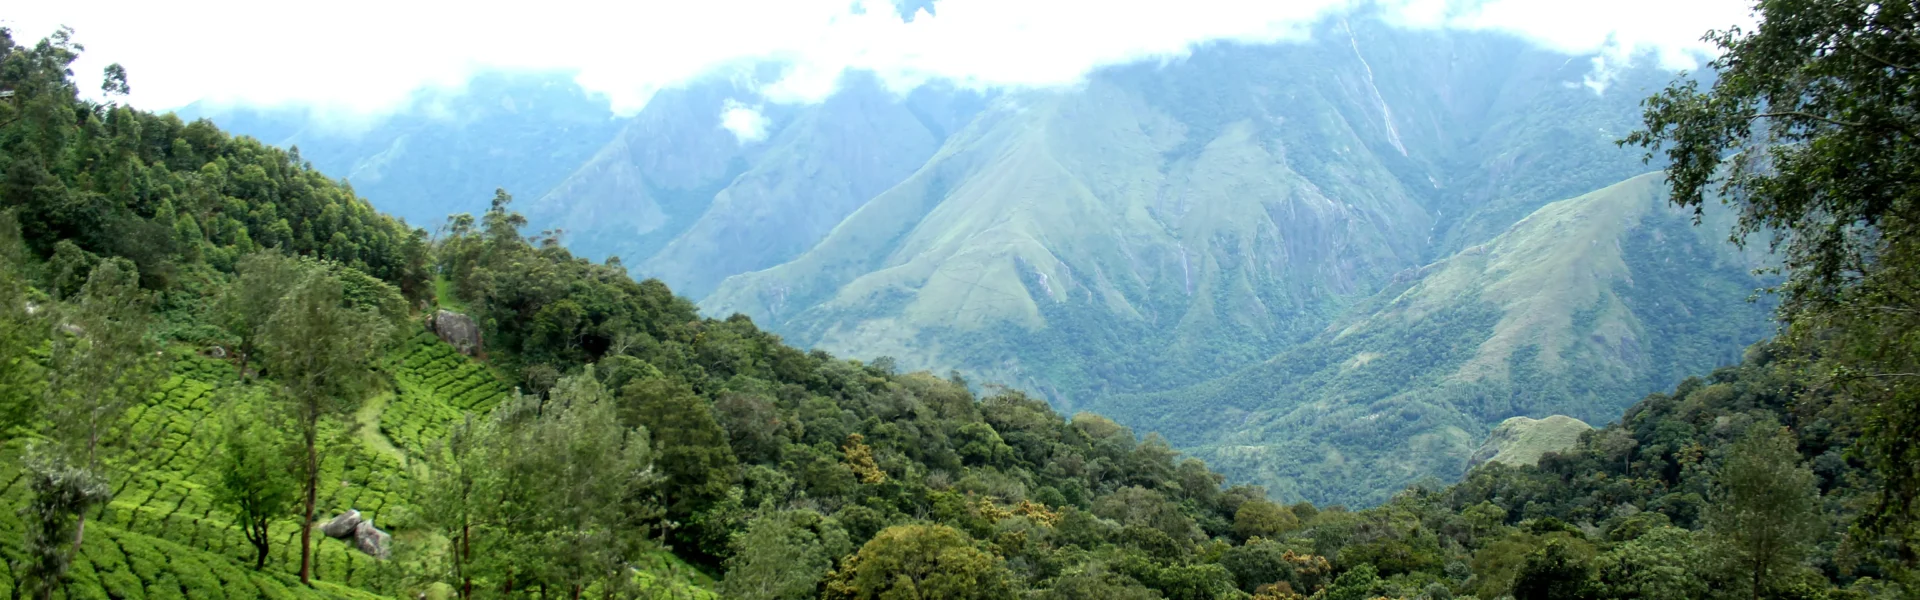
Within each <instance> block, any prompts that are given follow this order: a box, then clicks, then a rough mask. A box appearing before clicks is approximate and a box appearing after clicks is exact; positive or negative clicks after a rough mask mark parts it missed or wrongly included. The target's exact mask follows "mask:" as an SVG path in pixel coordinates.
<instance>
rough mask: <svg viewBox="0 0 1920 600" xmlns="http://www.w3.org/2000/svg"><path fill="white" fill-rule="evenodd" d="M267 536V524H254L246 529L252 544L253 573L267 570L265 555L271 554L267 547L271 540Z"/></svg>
mask: <svg viewBox="0 0 1920 600" xmlns="http://www.w3.org/2000/svg"><path fill="white" fill-rule="evenodd" d="M267 536H268V533H267V524H266V523H265V522H256V523H254V524H253V525H252V526H250V527H249V528H248V532H247V537H248V538H249V540H250V541H252V542H253V554H254V557H253V570H255V571H259V570H262V569H265V568H267V555H269V554H272V552H271V548H270V547H269V544H270V543H272V540H270V539H268V538H267Z"/></svg>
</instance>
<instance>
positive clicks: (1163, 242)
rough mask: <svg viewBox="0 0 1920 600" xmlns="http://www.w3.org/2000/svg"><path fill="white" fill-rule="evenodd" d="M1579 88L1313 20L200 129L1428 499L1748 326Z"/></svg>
mask: <svg viewBox="0 0 1920 600" xmlns="http://www.w3.org/2000/svg"><path fill="white" fill-rule="evenodd" d="M900 8H901V10H902V13H903V14H911V11H912V10H915V9H917V8H930V5H929V4H927V3H924V2H921V3H915V2H904V3H900ZM1593 64H1594V63H1593V61H1592V60H1591V57H1585V56H1569V55H1566V54H1560V53H1556V52H1552V51H1547V50H1542V49H1540V48H1537V47H1535V46H1533V45H1531V44H1529V43H1526V42H1523V41H1521V40H1518V39H1515V38H1511V37H1507V36H1504V35H1500V34H1492V33H1462V32H1441V31H1413V30H1405V29H1399V28H1394V27H1389V26H1386V25H1383V24H1380V23H1377V22H1374V21H1371V20H1361V19H1355V20H1353V21H1352V22H1347V21H1344V20H1339V19H1335V20H1330V21H1328V22H1326V23H1324V24H1322V26H1320V27H1319V28H1317V29H1316V30H1315V33H1314V35H1313V36H1312V38H1311V40H1310V41H1305V42H1298V43H1282V44H1273V45H1259V46H1248V45H1236V44H1213V45H1208V46H1204V47H1201V48H1198V49H1196V50H1195V51H1194V52H1193V53H1192V55H1191V56H1188V57H1185V58H1181V59H1177V60H1169V61H1164V62H1149V63H1140V64H1134V65H1129V66H1123V67H1116V68H1109V69H1103V70H1100V71H1097V72H1095V73H1093V74H1091V75H1090V76H1089V77H1088V78H1087V80H1086V81H1085V82H1084V83H1083V84H1080V85H1076V86H1071V87H1067V88H1059V89H1045V90H1021V91H1008V92H997V93H981V92H972V91H966V90H959V89H953V88H951V87H943V86H939V85H932V86H923V87H920V88H917V89H914V90H912V91H910V92H906V93H899V92H896V91H892V90H889V89H887V88H886V86H885V85H883V83H882V82H879V81H877V80H875V79H874V78H873V77H872V76H869V75H860V74H853V75H848V76H846V77H845V78H844V79H843V81H842V82H841V89H840V91H839V92H838V93H836V94H835V95H834V96H832V97H831V98H828V99H827V100H825V101H824V102H820V103H815V104H781V103H777V102H771V101H768V100H766V99H764V98H761V97H760V96H759V95H758V94H757V93H756V92H755V91H754V87H753V86H752V85H751V84H750V83H748V81H749V80H753V79H755V78H753V77H733V76H715V77H711V78H708V79H705V80H702V81H696V82H692V83H689V84H687V85H685V86H683V87H679V88H675V89H669V90H664V91H662V92H660V93H659V94H658V95H656V96H655V97H654V98H653V99H652V101H651V102H650V103H649V104H648V105H647V106H646V107H645V108H644V109H643V110H641V111H640V112H639V113H638V114H635V115H633V116H631V117H625V118H618V119H615V118H612V117H611V116H610V115H608V114H607V112H606V108H605V105H604V103H601V102H597V101H596V100H594V99H593V98H590V97H588V96H586V95H585V94H583V93H581V92H580V91H579V90H578V88H577V87H576V86H573V84H572V83H571V82H570V81H569V80H567V79H565V78H563V77H555V78H550V79H528V78H496V79H492V80H486V81H482V82H477V83H476V84H475V85H473V86H471V87H470V88H469V89H468V90H467V91H466V93H465V94H464V95H457V96H450V97H447V98H443V99H440V100H437V101H435V102H421V103H417V104H418V106H421V107H433V106H448V107H458V110H440V111H425V110H421V109H416V110H413V111H411V112H408V113H403V114H402V115H399V116H396V117H393V118H391V119H389V121H388V122H387V123H386V124H384V125H381V126H378V127H375V128H373V129H371V130H369V131H368V132H367V133H364V134H361V135H359V136H357V137H354V136H349V137H338V136H328V135H321V134H320V133H319V130H318V129H316V128H315V127H313V126H312V125H310V124H301V123H302V122H301V121H299V120H298V119H292V118H287V117H286V116H285V115H280V114H275V113H261V112H259V111H251V112H241V113H233V114H224V115H216V120H220V119H226V120H225V121H223V122H222V123H221V124H222V125H223V126H225V127H228V128H230V129H233V130H236V131H240V132H250V133H254V134H255V135H257V136H260V137H262V139H266V140H268V141H272V142H275V143H284V144H292V143H298V144H299V145H300V147H301V151H302V153H303V155H305V156H306V157H307V158H309V159H310V160H313V161H314V162H315V163H317V164H319V165H320V166H322V168H325V169H327V170H328V171H329V172H337V173H347V174H349V176H350V179H351V180H352V182H353V184H354V185H355V187H356V188H357V189H358V190H359V191H360V192H361V193H362V194H364V195H366V196H368V197H370V198H372V199H373V200H374V202H375V203H376V205H378V206H380V207H382V208H384V209H387V210H389V211H393V212H397V213H399V214H402V215H405V216H408V217H409V218H410V219H416V220H418V221H420V222H428V223H437V222H438V219H439V218H440V216H441V215H443V214H444V213H446V212H452V211H473V210H479V209H482V208H484V206H485V202H486V200H487V198H489V197H491V195H492V190H493V188H495V187H506V188H507V189H508V190H509V191H512V192H513V193H514V194H515V195H516V196H517V197H519V198H520V199H521V200H522V202H521V203H520V204H519V205H518V206H519V207H520V208H521V209H522V210H525V211H526V212H527V213H528V215H529V217H530V218H531V219H532V221H533V224H534V225H535V226H536V227H538V228H558V229H562V230H564V231H565V232H566V234H565V239H566V241H567V243H568V245H569V246H570V247H572V248H573V249H574V250H576V251H577V252H579V253H581V254H583V255H585V256H590V257H594V258H606V257H611V256H618V257H620V259H621V262H622V264H625V265H627V267H628V268H629V270H630V271H632V272H633V274H634V275H636V276H640V277H658V278H660V279H662V280H664V281H666V282H667V283H668V284H670V285H671V286H672V287H673V289H674V290H676V291H678V292H679V293H681V294H683V295H687V296H690V297H693V298H695V299H698V300H699V301H700V305H701V307H702V309H703V310H704V311H705V312H706V313H708V314H710V315H714V316H724V315H727V314H731V313H736V312H738V313H743V314H746V315H748V316H750V317H752V318H753V319H754V320H755V321H756V322H757V323H759V324H760V325H762V326H764V327H767V328H768V329H770V330H772V331H775V332H778V333H780V334H781V335H783V336H784V337H786V338H787V339H788V340H789V341H790V342H793V343H795V344H797V345H800V346H803V347H814V348H820V349H825V350H828V351H832V352H834V353H836V354H840V355H846V356H851V357H856V358H863V359H871V358H878V357H882V356H890V357H892V358H893V359H894V360H895V364H897V365H898V366H900V367H901V368H905V369H932V370H936V371H938V372H942V373H944V372H946V371H947V370H948V369H957V370H959V371H961V372H962V373H963V374H965V375H966V376H967V377H968V378H970V379H971V380H972V381H974V382H976V383H998V384H1005V385H1011V386H1015V387H1019V388H1023V389H1027V390H1031V391H1033V392H1036V393H1038V394H1040V395H1043V396H1045V397H1046V398H1047V399H1048V400H1050V401H1051V402H1053V403H1054V404H1055V405H1057V406H1059V407H1061V408H1063V409H1068V410H1071V409H1076V408H1098V409H1099V410H1102V411H1106V412H1110V413H1113V414H1114V415H1115V416H1116V417H1117V418H1119V419H1121V420H1122V421H1123V422H1126V423H1127V424H1129V425H1133V426H1136V427H1138V428H1140V429H1141V430H1142V431H1156V432H1161V433H1163V434H1164V435H1167V436H1168V437H1170V438H1171V439H1172V440H1173V441H1174V442H1175V443H1176V444H1177V445H1179V446H1181V447H1183V448H1189V449H1193V450H1195V451H1196V452H1197V453H1198V454H1199V455H1201V456H1203V457H1205V458H1207V459H1208V460H1210V461H1213V462H1215V463H1216V464H1218V465H1220V467H1221V468H1222V469H1223V470H1226V471H1227V472H1230V473H1234V474H1237V475H1241V476H1245V477H1248V478H1250V479H1252V480H1255V481H1259V482H1264V483H1267V484H1269V485H1271V486H1272V487H1273V489H1275V490H1276V491H1280V492H1283V493H1284V494H1286V495H1289V496H1294V497H1307V498H1313V499H1316V500H1322V501H1343V502H1366V501H1372V500H1377V499H1379V498H1381V497H1383V494H1384V493H1385V492H1386V491H1387V490H1390V489H1392V488H1394V487H1396V486H1400V485H1404V484H1405V483H1408V482H1411V481H1414V480H1416V479H1418V478H1419V477H1422V476H1426V475H1440V476H1451V475H1453V474H1457V473H1459V472H1460V469H1461V468H1462V466H1463V465H1464V464H1465V462H1466V460H1467V457H1468V454H1470V453H1471V452H1472V451H1473V449H1474V448H1476V447H1478V446H1479V444H1480V441H1481V438H1483V437H1484V436H1485V435H1486V433H1487V431H1488V430H1489V428H1491V427H1493V426H1494V425H1496V424H1498V423H1500V422H1501V421H1502V420H1504V419H1506V418H1508V417H1512V416H1519V415H1526V416H1534V417H1543V416H1546V415H1548V414H1556V413H1558V414H1566V415H1571V416H1575V417H1578V418H1580V419H1584V420H1586V421H1588V422H1592V423H1605V422H1608V421H1610V420H1612V419H1613V418H1615V417H1617V416H1618V414H1619V411H1620V410H1621V409H1622V408H1624V407H1625V406H1627V405H1628V404H1629V403H1631V402H1632V401H1633V400H1634V399H1636V398H1637V397H1638V396H1639V395H1640V394H1642V393H1644V392H1646V391H1650V390H1653V389H1656V388H1661V387H1665V386H1669V385H1671V384H1672V383H1673V382H1674V381H1675V380H1677V379H1678V378H1680V377H1682V376H1685V375H1690V374H1697V373H1702V372H1704V371H1705V370H1707V369H1708V368H1710V367H1712V366H1714V365H1715V364H1718V363H1719V362H1722V361H1731V360H1733V359H1734V358H1735V357H1737V356H1738V352H1739V350H1740V348H1741V347H1742V346H1744V345H1745V344H1746V343H1748V342H1751V341H1753V340H1754V339H1756V338H1757V337H1758V336H1759V335H1760V332H1761V330H1762V328H1763V327H1764V323H1765V319H1764V316H1763V314H1762V312H1763V311H1762V310H1761V309H1760V308H1759V307H1756V306H1752V305H1747V304H1744V303H1742V302H1741V301H1740V299H1743V298H1745V297H1746V295H1747V290H1749V289H1751V288H1752V287H1753V285H1754V281H1753V280H1752V279H1751V278H1750V277H1749V276H1747V275H1746V273H1745V271H1744V270H1743V269H1744V268H1745V266H1743V263H1740V261H1739V260H1735V259H1734V258H1729V257H1731V256H1733V255H1731V254H1727V252H1728V250H1726V248H1724V247H1723V246H1721V245H1717V244H1719V243H1720V242H1719V240H1718V238H1716V237H1715V236H1714V235H1708V234H1706V233H1702V232H1700V231H1694V230H1690V229H1689V228H1688V226H1687V224H1686V219H1685V218H1684V216H1683V215H1674V214H1670V211H1668V210H1667V209H1665V208H1662V207H1661V206H1660V205H1659V202H1657V198H1656V196H1657V190H1658V188H1659V186H1658V185H1656V183H1654V180H1653V179H1652V178H1651V177H1641V178H1638V179H1634V178H1635V177H1636V176H1640V175H1642V174H1643V173H1645V172H1646V171H1648V170H1649V169H1650V168H1654V167H1649V166H1647V165H1644V164H1642V163H1641V161H1640V160H1639V155H1637V154H1635V153H1633V152H1630V151H1627V150H1622V149H1620V148H1618V147H1617V146H1616V145H1615V144H1614V142H1615V140H1617V139H1619V138H1620V137H1622V136H1623V135H1625V134H1626V133H1627V132H1629V131H1631V130H1632V129H1633V128H1634V127H1636V126H1637V125H1638V123H1639V100H1640V99H1641V98H1642V97H1644V96H1645V95H1646V94H1647V93H1649V92H1650V91H1651V90H1653V89H1656V88H1658V87H1660V86H1663V85H1664V84H1665V83H1667V82H1668V80H1669V79H1670V78H1671V77H1672V74H1671V73H1668V72H1664V71H1660V70H1658V69H1654V68H1651V67H1642V68H1634V69H1625V70H1620V71H1618V72H1615V73H1610V74H1609V75H1610V77H1609V78H1608V79H1607V80H1605V81H1600V82H1596V81H1594V77H1595V73H1594V72H1593ZM760 75H764V74H760ZM443 113H444V114H443ZM449 114H450V115H467V116H466V117H463V118H464V119H465V120H462V119H461V118H451V117H448V116H446V115H449ZM729 114H732V115H733V116H734V117H736V119H735V120H734V121H731V122H730V121H728V120H727V119H726V116H727V115H729ZM739 118H744V119H745V121H744V122H743V121H741V120H740V119H739ZM289 123H294V124H300V126H297V127H296V126H292V125H289ZM743 124H747V125H752V127H742V125H743ZM729 125H731V127H729ZM1656 167H1657V165H1656ZM1623 181H1625V182H1627V183H1620V182H1623ZM1614 184H1620V185H1618V186H1615V187H1612V188H1608V186H1612V185H1614ZM1602 188H1608V189H1607V191H1605V192H1599V193H1595V194H1591V195H1587V196H1582V195H1583V194H1587V193H1588V192H1592V191H1594V190H1599V189H1602ZM1577 196H1578V197H1580V198H1578V199H1576V200H1568V201H1565V202H1560V203H1557V204H1551V205H1550V204H1549V203H1552V202H1555V201H1560V200H1564V199H1567V198H1575V197H1577ZM1548 224H1552V225H1551V226H1552V227H1559V228H1561V229H1541V228H1542V227H1548ZM1716 235H1717V234H1716ZM1703 236H1704V237H1703ZM1492 257H1501V258H1500V259H1499V260H1494V259H1493V258H1492ZM1529 261H1549V262H1544V263H1537V264H1536V262H1529ZM1530 265H1531V266H1530ZM1383 290H1384V291H1383ZM1703 290H1704V291H1703ZM1403 294H1404V295H1405V296H1403ZM1675 307H1679V308H1675ZM1701 315H1704V316H1701ZM1695 317H1698V318H1695ZM1354 469H1358V471H1352V470H1354ZM1350 471H1351V472H1358V473H1360V474H1359V475H1352V474H1350Z"/></svg>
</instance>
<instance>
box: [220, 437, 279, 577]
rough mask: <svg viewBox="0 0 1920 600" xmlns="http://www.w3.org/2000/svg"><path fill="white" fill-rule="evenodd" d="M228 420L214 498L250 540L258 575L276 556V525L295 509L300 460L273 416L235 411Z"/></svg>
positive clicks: (221, 449) (254, 565) (248, 540)
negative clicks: (294, 474) (297, 466)
mask: <svg viewBox="0 0 1920 600" xmlns="http://www.w3.org/2000/svg"><path fill="white" fill-rule="evenodd" d="M242 410H244V409H242ZM228 419H229V421H228V422H227V423H225V424H224V426H223V427H222V429H223V430H224V431H225V436H226V439H225V440H224V441H223V443H222V444H221V448H220V452H219V458H218V462H217V463H216V465H215V467H214V468H215V469H216V470H217V471H218V473H219V481H220V485H219V487H217V488H215V490H214V494H213V500H214V502H215V503H217V504H219V505H221V506H222V507H224V508H226V509H227V510H229V511H231V512H232V514H233V516H234V519H235V520H236V521H237V522H238V523H239V525H240V529H241V531H242V532H244V533H245V534H246V536H247V542H249V543H251V544H253V547H254V549H255V551H256V554H255V556H254V563H253V568H254V570H256V571H257V570H260V569H263V568H265V567H266V564H267V558H268V556H270V555H271V554H272V543H273V534H272V532H271V531H270V528H271V526H272V525H273V522H274V521H277V520H279V519H280V518H282V517H285V516H286V515H288V514H289V513H291V512H292V510H293V507H294V501H295V499H296V498H297V496H296V493H297V492H298V491H299V487H298V485H297V484H296V483H295V478H294V477H293V473H294V472H295V471H296V468H295V466H296V465H298V464H299V461H298V460H296V459H294V455H295V453H294V452H292V450H293V448H291V447H290V444H287V443H286V442H287V440H284V439H282V438H280V437H279V436H278V435H275V434H276V433H278V432H277V431H276V430H275V429H274V428H272V425H273V424H274V420H273V419H272V418H271V415H268V414H263V411H258V410H256V411H255V412H254V413H253V414H247V413H246V412H241V411H235V413H234V414H231V415H229V417H228Z"/></svg>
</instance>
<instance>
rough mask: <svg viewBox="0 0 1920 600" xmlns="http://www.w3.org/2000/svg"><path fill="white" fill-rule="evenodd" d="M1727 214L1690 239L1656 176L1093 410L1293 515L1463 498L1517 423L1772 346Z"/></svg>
mask: <svg viewBox="0 0 1920 600" xmlns="http://www.w3.org/2000/svg"><path fill="white" fill-rule="evenodd" d="M1711 208H1712V209H1713V210H1712V211H1710V212H1709V213H1707V214H1705V215H1703V218H1702V220H1701V223H1700V224H1698V225H1694V224H1693V223H1692V222H1691V221H1692V217H1693V216H1692V215H1691V214H1690V213H1689V212H1688V211H1685V210H1681V209H1677V208H1674V207H1672V206H1670V204H1669V202H1668V195H1667V193H1666V179H1665V176H1664V175H1663V174H1660V173H1649V174H1645V175H1641V176H1639V177H1635V178H1633V179H1629V180H1627V181H1624V182H1621V183H1618V184H1615V185H1612V186H1608V187H1607V188H1605V189H1601V190H1596V191H1594V192H1592V193H1590V194H1585V195H1582V196H1580V197H1577V198H1570V199H1567V200H1563V201H1560V202H1555V203H1552V204H1549V205H1547V206H1545V207H1542V208H1541V209H1540V210H1538V211H1535V212H1534V213H1533V214H1531V215H1529V216H1528V217H1527V218H1525V219H1523V220H1521V221H1520V222H1519V223H1517V224H1515V225H1514V226H1513V227H1511V228H1510V229H1508V230H1507V231H1505V232H1502V233H1501V235H1499V236H1498V237H1495V238H1494V239H1492V240H1490V241H1488V242H1487V243H1485V244H1480V245H1476V246H1473V247H1471V248H1467V249H1465V250H1463V251H1461V252H1460V253H1459V254H1456V255H1454V256H1451V257H1448V258H1447V259H1445V260H1441V261H1438V262H1435V263H1433V264H1431V265H1427V266H1425V267H1421V268H1420V269H1418V270H1412V271H1408V272H1406V273H1403V274H1402V275H1401V277H1400V278H1399V279H1398V280H1397V281H1396V282H1394V283H1393V284H1392V285H1389V286H1388V287H1387V288H1386V289H1385V290H1383V291H1381V292H1380V293H1379V294H1377V295H1375V296H1374V297H1373V298H1371V299H1369V300H1368V301H1366V302H1364V303H1361V304H1359V306H1358V310H1355V311H1354V312H1353V313H1352V314H1349V315H1346V316H1343V317H1342V318H1341V319H1340V320H1338V321H1336V322H1335V323H1334V324H1333V325H1332V326H1330V327H1328V328H1327V330H1326V331H1324V332H1322V333H1321V334H1320V335H1319V336H1317V337H1315V338H1314V339H1312V340H1310V341H1308V342H1305V343H1303V344H1301V345H1300V346H1298V347H1296V348H1292V349H1289V350H1287V351H1285V352H1282V353H1280V354H1279V355H1278V356H1275V357H1273V358H1271V359H1269V360H1267V361H1265V362H1263V363H1260V364H1258V365H1255V366H1252V367H1249V368H1247V369H1245V370H1242V371H1240V372H1238V373H1235V374H1233V375H1231V376H1228V377H1223V378H1220V379H1218V380H1215V381H1210V382H1207V383H1204V384H1201V385H1196V386H1192V387H1189V388H1184V389H1179V390H1173V391H1169V392H1161V393H1154V394H1139V395H1127V396H1119V397H1116V398H1114V399H1113V400H1111V401H1101V402H1095V403H1092V404H1091V405H1090V406H1089V408H1090V409H1092V410H1097V411H1100V412H1103V413H1107V414H1112V415H1114V417H1115V418H1117V419H1120V420H1121V421H1123V422H1127V423H1130V424H1134V425H1136V426H1138V427H1141V428H1142V429H1145V430H1149V431H1156V432H1161V433H1163V434H1164V435H1166V436H1167V437H1168V439H1170V440H1171V441H1173V443H1174V444H1175V445H1176V446H1178V447H1181V448H1187V449H1190V450H1191V451H1192V452H1193V453H1194V454H1195V455H1196V456H1199V457H1201V458H1203V459H1205V460H1206V461H1207V462H1208V464H1210V465H1214V466H1215V468H1218V469H1221V470H1222V471H1223V472H1225V473H1227V474H1229V475H1230V476H1233V477H1234V478H1236V479H1240V480H1245V481H1249V482H1254V483H1259V484H1261V485H1265V486H1267V488H1268V489H1269V490H1270V491H1273V492H1276V493H1279V494H1282V495H1283V496H1284V497H1289V498H1305V499H1310V500H1313V501H1315V502H1323V503H1350V504H1366V505H1371V504H1374V503H1378V502H1380V501H1383V500H1385V499H1387V498H1388V497H1390V496H1391V495H1392V494H1393V493H1394V492H1396V491H1398V490H1400V489H1401V488H1404V487H1405V486H1406V485H1408V484H1410V483H1413V482H1415V481H1417V480H1419V479H1421V478H1424V477H1439V478H1441V479H1442V480H1444V481H1452V480H1455V479H1458V478H1459V477H1460V476H1461V474H1462V473H1464V471H1465V470H1466V468H1467V467H1468V466H1470V465H1469V464H1468V460H1467V459H1468V458H1469V455H1470V454H1471V453H1472V452H1473V451H1474V449H1475V448H1477V447H1479V445H1480V443H1481V440H1482V439H1484V438H1485V437H1486V435H1487V432H1488V431H1489V430H1491V429H1492V428H1493V427H1494V426H1495V425H1497V424H1499V423H1500V422H1502V421H1504V420H1506V419H1507V418H1509V417H1513V416H1531V417H1545V416H1548V415H1555V414H1560V415H1568V416H1571V417H1574V418H1577V419H1581V420H1583V421H1587V422H1591V423H1607V422H1611V421H1613V420H1614V419H1616V418H1618V415H1620V414H1621V413H1622V412H1623V411H1625V410H1626V409H1627V407H1628V405H1629V404H1630V403H1631V401H1632V400H1633V399H1634V398H1638V397H1640V396H1642V395H1645V394H1647V393H1649V392H1653V391H1656V390H1661V389H1667V388H1669V387H1670V386H1671V382H1676V381H1679V380H1681V379H1684V378H1686V377H1688V376H1690V375H1692V374H1701V373H1707V372H1710V371H1712V370H1713V369H1714V368H1716V367H1718V366H1722V365H1730V364H1734V363H1737V362H1739V357H1738V353H1737V350H1735V349H1738V348H1743V347H1745V346H1747V345H1749V344H1752V343H1753V342H1755V341H1758V340H1760V339H1762V338H1764V337H1766V336H1767V335H1768V334H1770V333H1772V327H1771V325H1769V324H1768V323H1767V319H1766V315H1767V310H1768V300H1770V299H1769V298H1764V297H1763V298H1759V299H1758V300H1760V301H1758V302H1748V301H1747V300H1748V297H1749V296H1752V295H1754V294H1755V293H1756V292H1757V291H1758V290H1759V288H1760V287H1762V286H1763V285H1764V283H1765V281H1766V280H1765V279H1762V278H1758V277H1755V276H1754V275H1752V271H1753V270H1755V269H1758V268H1762V267H1765V266H1767V265H1769V264H1771V263H1770V262H1769V261H1770V259H1769V258H1768V257H1767V256H1766V254H1765V253H1764V252H1761V251H1760V249H1759V248H1749V249H1745V250H1742V249H1740V248H1738V247H1736V246H1735V245H1733V244H1731V243H1728V242H1727V241H1726V237H1727V235H1728V234H1729V233H1731V232H1732V230H1733V229H1732V227H1733V221H1734V215H1733V213H1732V211H1729V210H1726V209H1725V208H1724V207H1720V206H1713V207H1711Z"/></svg>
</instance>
